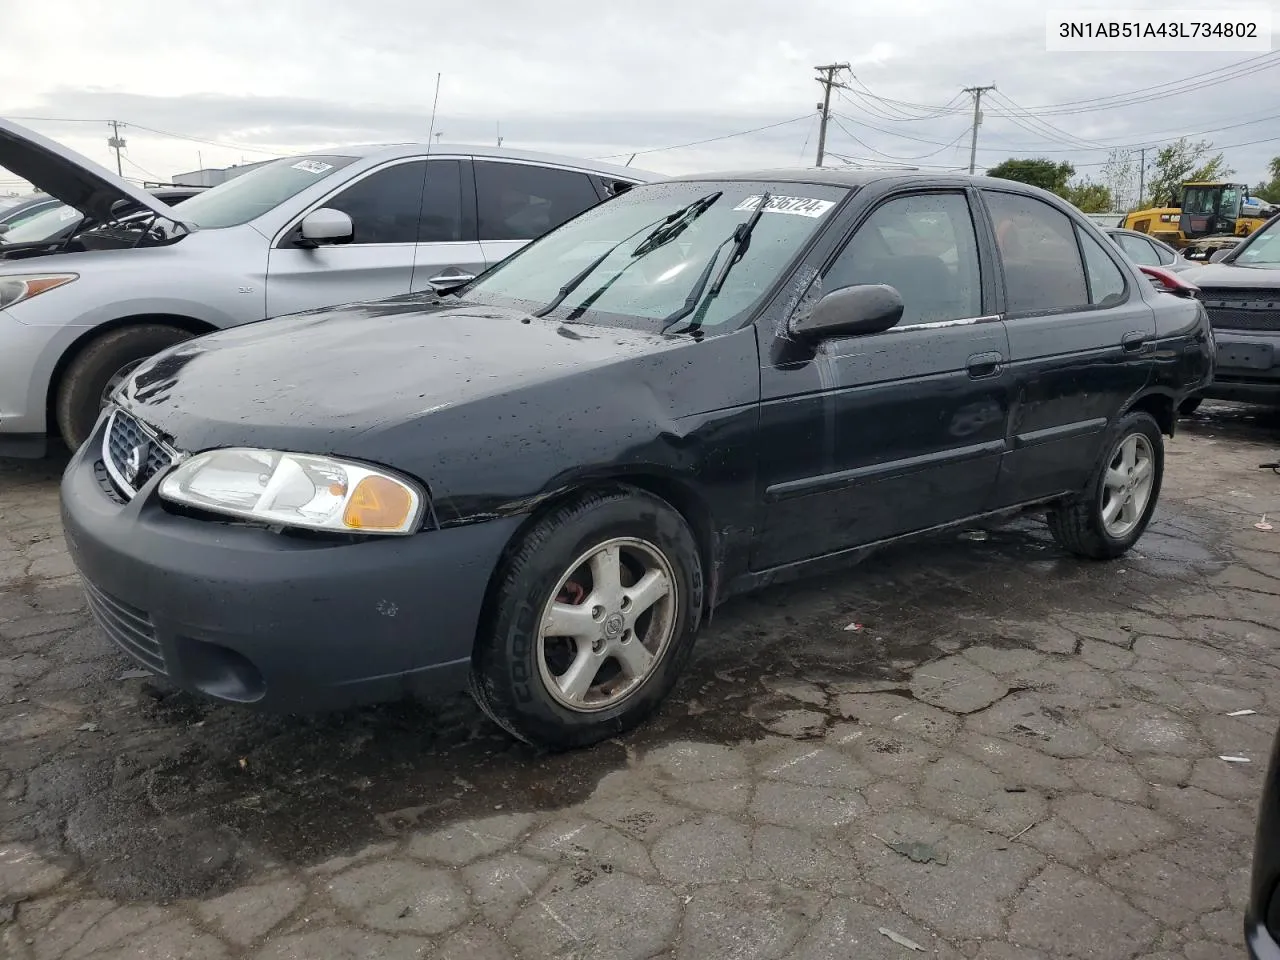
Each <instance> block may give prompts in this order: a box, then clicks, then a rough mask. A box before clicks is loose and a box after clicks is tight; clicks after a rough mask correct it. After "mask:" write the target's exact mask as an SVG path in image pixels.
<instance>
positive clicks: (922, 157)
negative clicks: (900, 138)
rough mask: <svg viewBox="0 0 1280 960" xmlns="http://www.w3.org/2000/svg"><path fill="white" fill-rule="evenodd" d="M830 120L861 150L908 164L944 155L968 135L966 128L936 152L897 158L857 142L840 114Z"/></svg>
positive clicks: (862, 142)
mask: <svg viewBox="0 0 1280 960" xmlns="http://www.w3.org/2000/svg"><path fill="white" fill-rule="evenodd" d="M845 119H848V118H847V117H846V118H845ZM831 120H832V122H833V123H834V124H835V125H836V126H837V127H839V128H840V129H841V130H842V131H843V132H844V134H845V136H847V137H848V138H849V139H850V140H852V141H853V142H854V143H856V144H857V145H858V146H860V147H862V149H864V150H866V151H868V152H870V153H875V154H879V155H880V156H882V157H884V158H885V159H886V160H901V161H903V162H908V163H909V162H912V161H915V160H927V159H929V158H930V157H936V156H937V155H938V154H940V153H945V152H946V151H947V150H949V149H950V148H952V147H954V146H957V145H958V144H959V143H960V141H961V140H963V139H964V138H965V137H966V136H968V134H969V131H968V129H967V128H966V129H965V130H962V131H961V132H960V135H959V136H957V137H956V138H955V139H954V140H952V141H951V142H950V143H944V144H942V145H941V146H940V147H939V148H938V149H937V150H932V151H930V152H929V153H922V154H920V155H919V156H915V157H899V156H896V155H894V154H892V153H885V152H884V151H883V150H878V149H876V148H875V147H873V146H871V145H870V144H868V143H865V142H864V141H862V140H859V139H858V138H857V137H856V136H854V135H853V134H852V133H851V132H850V131H849V128H848V127H846V126H845V125H844V124H843V123H841V122H840V114H835V113H833V114H832V115H831ZM851 122H852V121H851Z"/></svg>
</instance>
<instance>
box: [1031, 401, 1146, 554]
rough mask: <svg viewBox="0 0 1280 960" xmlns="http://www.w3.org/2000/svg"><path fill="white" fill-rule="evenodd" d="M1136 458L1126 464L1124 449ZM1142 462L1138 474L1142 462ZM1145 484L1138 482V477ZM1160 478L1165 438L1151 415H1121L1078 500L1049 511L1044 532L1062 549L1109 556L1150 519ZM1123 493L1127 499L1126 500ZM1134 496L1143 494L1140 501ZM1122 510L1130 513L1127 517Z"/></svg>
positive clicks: (1125, 547) (1138, 534)
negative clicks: (1051, 536) (1143, 465)
mask: <svg viewBox="0 0 1280 960" xmlns="http://www.w3.org/2000/svg"><path fill="white" fill-rule="evenodd" d="M1129 450H1133V451H1135V453H1136V461H1137V462H1136V463H1135V464H1132V465H1130V466H1126V463H1125V454H1126V451H1129ZM1143 462H1145V463H1146V464H1147V470H1148V472H1147V473H1145V474H1143V473H1142V468H1141V466H1140V464H1141V463H1143ZM1144 479H1145V480H1149V484H1147V485H1145V486H1143V485H1142V484H1143V480H1144ZM1163 479H1164V437H1163V436H1162V435H1161V433H1160V427H1159V425H1158V424H1157V423H1156V421H1155V419H1154V418H1152V416H1151V415H1150V414H1147V413H1143V412H1140V411H1138V412H1134V413H1130V414H1128V415H1127V416H1125V417H1124V418H1123V419H1122V420H1121V421H1120V422H1119V423H1118V424H1117V425H1116V428H1115V430H1114V431H1112V434H1111V439H1110V440H1109V441H1108V443H1107V446H1106V448H1105V451H1104V453H1103V456H1102V458H1101V459H1100V460H1099V461H1098V464H1097V466H1096V467H1095V468H1094V472H1093V477H1092V479H1091V480H1090V482H1089V486H1088V488H1087V489H1086V490H1085V492H1084V493H1083V494H1082V495H1081V496H1080V498H1079V499H1077V500H1072V501H1071V502H1069V503H1064V504H1062V505H1060V506H1058V507H1057V508H1055V509H1053V510H1051V511H1049V514H1048V516H1047V518H1046V519H1047V520H1048V524H1049V532H1050V533H1051V534H1052V535H1053V539H1054V540H1056V541H1057V542H1058V544H1059V545H1060V546H1062V547H1063V548H1064V549H1066V550H1067V551H1069V552H1071V553H1074V554H1076V555H1077V556H1081V557H1087V558H1088V559H1090V560H1113V559H1115V558H1116V557H1119V556H1122V555H1123V554H1124V553H1126V552H1127V551H1128V550H1129V548H1130V547H1132V546H1133V545H1134V544H1135V543H1137V542H1138V538H1139V537H1141V536H1142V534H1143V533H1144V532H1145V531H1146V529H1147V524H1149V523H1150V522H1151V515H1152V513H1154V512H1155V508H1156V503H1157V501H1158V500H1159V498H1160V484H1161V481H1162V480H1163ZM1126 496H1128V497H1129V498H1130V499H1129V500H1127V501H1126V499H1125V498H1126ZM1139 497H1142V498H1143V499H1142V500H1141V502H1139V499H1138V498H1139ZM1126 513H1130V514H1131V516H1129V517H1128V518H1126Z"/></svg>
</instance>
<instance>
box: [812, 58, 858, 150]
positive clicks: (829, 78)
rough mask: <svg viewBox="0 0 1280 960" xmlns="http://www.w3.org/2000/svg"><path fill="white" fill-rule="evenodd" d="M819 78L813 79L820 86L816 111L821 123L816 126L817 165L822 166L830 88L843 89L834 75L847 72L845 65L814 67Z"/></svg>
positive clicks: (825, 144) (847, 65) (828, 114)
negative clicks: (842, 71)
mask: <svg viewBox="0 0 1280 960" xmlns="http://www.w3.org/2000/svg"><path fill="white" fill-rule="evenodd" d="M813 69H815V70H817V71H818V73H819V74H821V76H818V77H814V79H815V80H817V81H818V82H819V83H820V84H822V102H821V103H820V104H818V110H820V111H821V117H822V119H821V121H820V122H819V124H818V163H817V165H818V166H819V167H820V166H822V156H823V154H824V153H826V150H827V120H828V119H829V118H830V117H831V88H832V87H843V86H844V84H843V83H840V82H839V81H837V80H836V73H837V72H838V71H840V70H848V69H849V64H847V63H828V64H825V65H824V66H820V67H814V68H813Z"/></svg>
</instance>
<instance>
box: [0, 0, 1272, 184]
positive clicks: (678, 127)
mask: <svg viewBox="0 0 1280 960" xmlns="http://www.w3.org/2000/svg"><path fill="white" fill-rule="evenodd" d="M1092 5H1094V6H1098V8H1099V9H1100V10H1101V9H1105V8H1104V7H1103V6H1102V5H1101V4H1100V3H1095V4H1092ZM1047 6H1048V5H1047V4H1046V5H1045V6H1038V5H1036V4H1029V3H1026V2H1022V0H972V2H971V3H970V4H968V5H967V6H966V7H965V8H964V11H963V15H961V14H960V13H959V12H958V11H957V10H956V8H955V6H954V5H953V4H952V3H946V2H943V0H899V2H896V3H895V4H894V5H893V6H892V8H891V11H892V12H891V13H885V12H884V10H885V8H884V7H879V8H875V10H874V12H871V13H868V11H867V8H866V7H865V5H854V4H847V3H837V2H836V0H789V2H788V3H787V4H785V5H779V4H777V3H776V2H774V0H699V2H697V3H690V2H688V0H645V2H643V3H641V2H639V0H617V2H615V3H612V4H600V3H598V2H587V0H553V2H551V3H544V4H541V5H533V4H522V3H517V2H514V0H479V2H476V3H472V4H468V5H458V6H456V7H455V8H451V9H450V10H449V11H448V15H447V16H436V15H434V14H432V13H431V12H429V11H428V10H427V8H424V7H422V6H421V5H420V4H417V3H411V2H409V0H363V2H361V3H359V4H352V3H350V2H347V0H272V2H270V3H264V2H262V0H258V2H256V3H250V2H247V0H243V2H242V0H205V2H203V3H201V4H199V5H188V4H172V3H163V4H162V3H155V2H146V0H114V2H113V3H112V4H110V5H106V4H103V5H93V6H87V5H84V4H83V3H82V2H79V0H44V2H42V3H41V4H39V5H35V4H8V5H7V9H6V11H5V27H4V32H5V38H6V40H7V41H8V44H7V45H8V48H9V49H10V50H21V51H23V54H22V55H21V56H16V57H15V56H8V57H4V58H0V115H5V116H24V117H44V118H74V119H77V120H80V121H83V122H78V123H55V122H51V121H48V120H31V121H29V122H30V125H31V126H33V127H36V128H37V129H40V130H42V131H43V132H46V133H48V134H50V135H52V136H55V137H57V138H59V139H61V140H63V141H64V142H66V143H68V144H69V145H70V146H72V147H73V148H75V149H78V150H80V151H81V152H84V153H86V154H87V155H89V156H92V157H93V158H94V159H95V160H98V161H99V162H107V163H114V157H113V155H112V154H111V153H110V152H109V151H108V150H107V147H106V143H105V140H106V136H107V128H106V126H105V121H106V120H108V119H118V120H121V121H124V122H125V123H127V124H129V126H128V127H126V129H125V136H126V139H127V140H128V143H129V146H128V151H127V156H126V158H125V164H126V167H127V168H128V169H127V170H126V172H127V173H128V172H130V171H132V173H133V175H135V176H141V175H143V174H142V173H141V172H140V171H143V170H145V171H149V172H151V173H155V174H158V175H161V176H170V175H172V174H174V173H176V172H179V171H184V170H189V169H192V168H194V167H195V166H196V165H197V164H198V163H203V164H205V165H223V164H227V163H232V162H239V161H240V160H241V159H244V160H255V159H263V158H265V157H267V156H271V155H276V154H286V153H292V152H300V151H304V150H307V149H312V148H315V147H319V146H327V145H337V144H344V143H353V142H371V141H377V142H388V141H398V140H422V139H425V138H426V137H427V133H428V131H429V130H430V129H431V104H432V99H433V95H434V91H435V84H436V77H437V74H440V75H441V77H442V79H441V85H440V102H439V113H438V116H437V117H436V122H435V129H436V130H437V131H440V132H442V133H443V134H444V139H445V140H447V141H455V142H482V143H492V142H493V141H494V140H495V138H496V137H497V136H498V135H499V134H500V135H501V136H502V137H503V141H504V144H506V145H509V146H520V147H525V148H528V149H541V150H550V151H554V152H562V153H571V154H577V155H584V156H593V157H602V156H613V155H617V156H620V157H621V158H622V159H623V160H625V159H626V158H627V157H628V156H630V154H631V153H632V152H636V151H645V150H648V149H650V148H655V147H667V146H673V145H677V144H687V143H690V142H692V141H703V140H709V139H711V138H717V137H721V136H722V135H724V134H729V133H733V132H735V131H741V130H748V129H753V128H758V127H765V126H767V125H771V124H777V123H779V122H780V121H787V120H791V121H793V122H791V123H787V124H785V125H782V126H772V127H771V128H770V129H767V130H761V131H760V132H758V133H755V134H752V135H750V136H743V137H737V138H731V139H720V140H715V141H714V142H711V143H701V144H695V145H693V146H687V147H682V148H681V149H677V150H662V151H655V152H641V153H640V154H639V155H638V156H637V157H636V158H635V160H634V161H633V162H634V164H635V165H637V166H640V165H642V164H643V165H644V166H647V167H648V168H650V169H654V170H657V171H659V172H668V173H683V172H689V171H693V170H698V169H706V168H708V167H711V168H726V167H733V166H759V165H765V166H774V165H783V166H796V165H799V164H801V163H810V164H811V163H812V160H813V156H814V150H815V147H816V132H815V131H814V126H815V122H814V104H815V103H816V102H817V100H818V99H820V96H821V89H820V88H819V86H818V84H817V83H815V82H814V72H813V69H812V68H813V65H815V64H819V63H830V62H839V61H847V62H849V63H850V64H852V65H853V67H854V69H853V74H854V77H853V78H850V79H849V80H848V83H849V88H848V89H847V90H843V91H840V92H839V95H838V96H837V97H836V98H835V100H834V103H833V109H834V111H835V112H836V113H837V115H838V116H837V123H835V124H833V125H832V127H831V129H830V130H829V132H828V146H829V149H830V150H831V151H833V152H834V153H835V154H839V155H841V156H847V157H856V158H867V159H870V160H874V161H880V162H890V159H891V158H902V160H903V162H908V163H915V164H919V165H922V166H923V165H936V166H938V167H958V166H965V165H967V162H968V130H969V124H970V122H971V101H970V100H969V98H968V96H967V95H965V94H963V93H962V92H961V90H962V88H963V87H965V86H972V85H975V84H987V83H995V84H997V86H998V91H997V93H996V94H993V95H992V96H991V97H990V98H989V99H988V100H987V101H986V102H985V108H986V109H985V111H984V112H985V120H984V123H983V124H982V127H981V131H980V141H979V164H980V165H981V166H988V165H991V164H994V163H996V162H998V161H1000V160H1002V159H1004V158H1005V157H1007V156H1009V155H1011V154H1017V155H1024V156H1035V155H1040V156H1048V157H1052V158H1054V159H1065V160H1069V161H1071V162H1073V163H1075V164H1077V167H1078V169H1079V170H1080V172H1081V173H1082V174H1085V173H1088V172H1090V171H1096V170H1097V169H1098V166H1099V165H1100V164H1101V162H1102V161H1103V160H1105V158H1106V153H1107V148H1108V147H1109V146H1113V145H1119V144H1126V143H1135V142H1137V141H1140V140H1142V141H1157V140H1161V139H1163V140H1168V139H1172V138H1175V137H1176V136H1178V135H1180V134H1182V133H1198V132H1200V131H1206V130H1211V129H1213V128H1216V127H1223V126H1228V125H1232V124H1236V123H1239V126H1234V127H1233V128H1232V129H1228V130H1223V131H1221V132H1218V133H1209V134H1207V137H1208V138H1209V139H1213V140H1215V141H1216V142H1218V143H1220V144H1224V145H1228V144H1246V143H1248V142H1249V141H1253V140H1259V139H1264V138H1267V137H1269V136H1275V120H1276V118H1277V117H1280V97H1278V96H1277V94H1276V92H1275V91H1277V90H1280V83H1277V80H1278V79H1280V69H1268V70H1261V71H1259V72H1258V73H1256V74H1254V75H1252V76H1249V77H1242V78H1240V79H1237V80H1233V81H1231V82H1228V83H1221V84H1218V85H1215V86H1208V87H1206V88H1204V89H1201V90H1196V91H1192V92H1188V93H1186V94H1185V95H1182V96H1178V97H1170V98H1167V99H1161V100H1155V101H1151V102H1147V103H1140V102H1134V103H1129V104H1127V105H1124V106H1122V107H1121V108H1118V109H1109V110H1106V111H1096V112H1084V111H1079V112H1073V113H1063V114H1057V115H1047V116H1043V117H1040V118H1037V117H1033V116H1028V115H1027V114H1026V113H1024V112H1022V111H1020V109H1019V108H1018V107H1017V106H1015V104H1018V105H1022V106H1023V107H1034V106H1040V105H1045V104H1060V103H1065V102H1068V101H1079V102H1080V103H1079V104H1078V106H1088V104H1089V103H1090V102H1096V101H1098V100H1100V99H1101V98H1105V97H1109V96H1113V95H1114V94H1116V93H1119V92H1123V91H1132V90H1138V89H1140V88H1143V87H1148V86H1151V85H1154V84H1160V83H1167V82H1170V81H1173V80H1176V79H1179V78H1182V77H1187V76H1190V75H1192V74H1196V73H1200V72H1203V71H1206V70H1212V69H1215V68H1217V67H1221V66H1224V65H1227V64H1230V63H1233V62H1237V61H1239V60H1241V59H1243V58H1242V57H1240V56H1232V55H1226V54H1192V53H1188V54H1185V55H1183V54H1179V55H1177V56H1170V55H1167V54H1150V55H1140V54H1119V55H1109V54H1066V53H1054V54H1050V53H1046V51H1045V44H1044V12H1045V10H1046V9H1047ZM1129 6H1140V7H1142V6H1147V7H1153V8H1154V7H1158V6H1160V4H1158V3H1156V2H1148V0H1131V2H1130V4H1129ZM50 24H57V25H58V28H57V29H56V30H51V29H50V28H49V25H50ZM37 64H39V65H40V66H37ZM867 91H873V92H874V94H875V95H876V96H871V95H869V94H868V93H867ZM877 97H883V98H889V99H888V100H884V99H877ZM944 105H945V109H939V108H941V107H943V106H944ZM1268 117H1270V118H1271V119H1270V120H1269V121H1268V120H1267V119H1266V118H1268ZM154 131H162V133H156V132H154ZM172 134H180V135H181V137H175V136H172ZM184 138H185V139H184ZM1278 153H1280V140H1276V141H1274V142H1271V143H1262V144H1256V145H1252V146H1239V147H1232V148H1231V149H1230V150H1228V160H1229V162H1230V165H1231V166H1233V167H1235V168H1236V170H1237V171H1238V172H1239V173H1240V174H1241V175H1242V176H1245V177H1247V178H1248V179H1249V180H1250V181H1251V182H1252V181H1256V180H1257V179H1260V178H1261V177H1262V175H1263V171H1264V169H1265V166H1266V161H1267V159H1268V158H1270V157H1271V156H1274V155H1276V154H1278ZM3 185H4V184H3V177H2V175H0V187H3Z"/></svg>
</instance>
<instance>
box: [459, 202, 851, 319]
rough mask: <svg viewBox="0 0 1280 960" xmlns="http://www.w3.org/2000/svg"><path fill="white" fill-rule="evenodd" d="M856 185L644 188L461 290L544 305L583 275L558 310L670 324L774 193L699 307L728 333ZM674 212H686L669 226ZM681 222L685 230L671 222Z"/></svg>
mask: <svg viewBox="0 0 1280 960" xmlns="http://www.w3.org/2000/svg"><path fill="white" fill-rule="evenodd" d="M848 192H849V191H848V190H847V189H845V188H841V187H832V186H820V185H815V184H809V183H766V182H757V181H745V180H740V181H739V180H727V181H707V180H702V181H677V182H668V183H659V184H652V185H647V186H640V187H634V188H632V189H631V190H629V191H627V192H626V193H624V194H622V195H621V196H619V197H615V198H614V199H612V200H608V201H606V202H605V203H602V204H600V205H599V206H597V207H594V208H592V209H591V210H588V211H587V212H586V213H584V214H582V215H581V216H579V217H578V218H577V219H575V220H571V221H570V222H569V223H567V224H565V225H564V226H562V227H560V228H559V229H558V230H553V231H552V232H551V233H549V234H547V235H546V236H544V237H543V238H542V239H540V240H537V241H535V242H533V243H531V244H529V245H528V246H527V247H525V248H524V249H523V250H521V251H520V252H519V253H517V254H515V255H514V256H512V257H510V258H508V259H507V260H506V261H504V262H503V263H501V264H500V265H499V266H498V267H496V268H494V269H493V270H491V271H490V272H489V273H487V274H485V275H484V276H483V277H481V278H480V279H479V280H478V281H476V282H475V283H473V284H472V285H471V286H469V287H467V288H465V289H464V290H463V291H462V293H461V295H462V298H463V299H464V300H467V301H474V302H479V303H484V304H490V305H494V306H505V307H515V308H517V309H521V310H528V311H531V312H533V311H537V310H540V309H544V308H545V307H546V306H547V305H548V304H550V303H552V302H553V301H556V300H557V299H558V295H559V294H560V292H561V288H563V287H565V286H566V285H569V284H570V283H571V282H572V281H574V280H578V281H579V282H578V283H577V286H576V287H575V288H574V289H573V290H572V292H570V293H569V294H568V295H567V296H565V297H564V299H563V301H562V302H560V303H558V304H557V305H556V307H555V309H554V311H553V313H552V314H551V315H552V316H555V317H557V318H559V319H562V320H566V321H579V322H583V323H592V324H600V325H604V326H629V327H637V328H640V329H646V330H660V329H662V327H663V325H664V320H665V318H667V317H670V316H671V315H673V314H675V313H676V312H677V311H679V310H680V309H681V307H682V306H683V305H684V303H685V299H686V298H687V297H688V296H689V294H690V291H692V290H693V289H694V287H695V284H696V283H697V281H698V279H699V277H700V275H701V274H702V273H703V272H704V271H706V270H707V269H708V265H709V264H710V263H711V262H712V259H713V258H714V259H715V262H716V267H715V270H716V273H717V274H719V273H720V271H722V270H723V269H724V265H725V263H726V262H727V260H728V258H729V257H730V256H731V253H730V251H731V250H733V249H734V247H733V244H731V243H728V242H727V241H729V240H730V239H731V238H732V236H733V234H734V231H735V229H736V228H737V227H738V226H739V225H740V224H743V223H745V222H746V221H748V220H749V219H750V217H751V215H752V213H753V212H754V211H755V209H756V208H757V207H758V206H759V205H760V200H761V198H762V196H763V195H764V194H766V193H768V194H770V197H771V199H770V200H769V204H768V207H767V209H766V211H765V212H764V213H763V214H762V215H761V217H760V219H759V222H758V223H757V225H756V227H755V229H754V230H753V231H752V233H751V238H750V245H749V246H748V248H747V251H746V253H745V255H744V256H743V258H742V260H741V261H740V262H739V263H738V264H737V265H736V266H735V267H734V268H733V269H732V270H731V271H730V272H729V274H728V275H727V277H726V278H725V280H724V284H723V287H722V288H721V289H720V292H719V294H718V295H717V296H715V297H714V298H711V297H710V296H709V293H708V292H704V293H703V296H702V297H701V299H700V301H699V302H700V306H699V308H698V311H697V313H696V314H694V315H693V318H694V319H695V320H696V322H697V325H698V326H699V327H700V328H701V330H702V331H703V332H705V333H715V332H727V331H728V330H731V329H735V328H736V326H737V324H735V323H733V322H731V321H733V320H734V319H735V318H738V317H740V316H741V315H742V314H743V313H744V312H745V311H747V310H749V309H750V308H752V307H753V306H754V305H755V304H756V303H757V302H758V301H759V299H760V298H761V297H762V296H763V295H764V294H765V292H766V291H767V290H768V289H769V288H770V287H771V286H772V285H773V283H774V282H775V281H776V280H777V279H778V277H779V275H780V274H781V273H782V272H783V271H784V270H785V269H786V268H787V266H788V265H789V264H790V263H791V262H792V261H793V260H794V259H795V258H796V256H797V255H798V254H799V253H800V252H801V251H802V249H803V248H804V247H805V245H806V244H807V243H808V241H809V240H810V239H811V238H812V237H813V236H814V235H815V234H816V233H817V231H818V229H819V228H820V227H821V226H822V225H823V224H824V223H825V222H826V220H827V218H828V217H829V216H830V215H831V213H832V211H833V210H834V208H835V207H836V205H837V204H838V203H839V202H840V201H841V200H843V199H844V197H845V196H846V195H847V194H848ZM673 214H683V216H682V217H681V218H680V219H678V220H676V221H675V222H674V223H667V224H664V220H666V218H668V217H670V216H671V215H673ZM681 223H684V224H685V226H684V228H683V229H678V230H671V227H673V226H676V227H678V226H679V224H681ZM659 227H663V228H664V230H665V232H666V234H667V235H669V239H668V240H667V242H654V240H652V239H649V238H651V237H653V236H654V230H655V229H656V228H659ZM662 236H663V234H661V233H660V234H658V235H657V237H658V238H661V237H662ZM606 254H607V255H606ZM601 257H603V259H600V258H601ZM597 261H598V262H597ZM593 264H594V266H593ZM588 267H590V268H591V269H590V270H589V272H587V273H586V274H585V275H584V273H583V272H584V270H587V268H588ZM710 289H714V284H712V285H711V286H710V287H709V288H708V290H710Z"/></svg>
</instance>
